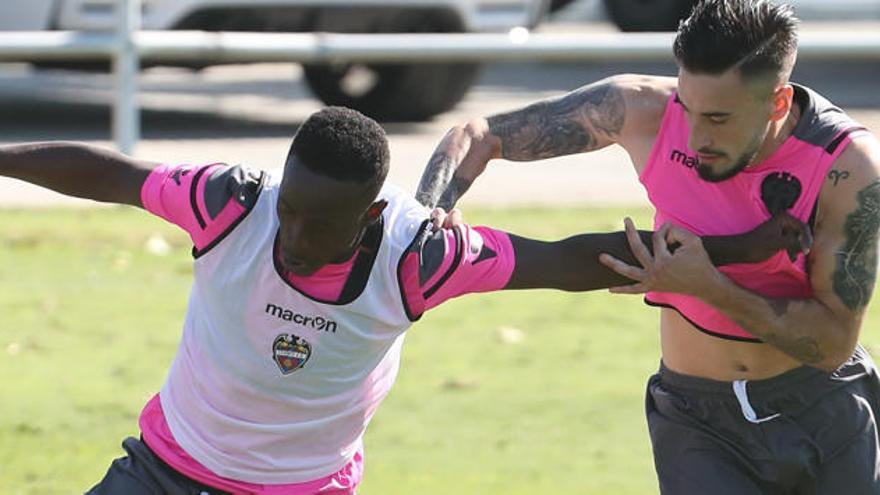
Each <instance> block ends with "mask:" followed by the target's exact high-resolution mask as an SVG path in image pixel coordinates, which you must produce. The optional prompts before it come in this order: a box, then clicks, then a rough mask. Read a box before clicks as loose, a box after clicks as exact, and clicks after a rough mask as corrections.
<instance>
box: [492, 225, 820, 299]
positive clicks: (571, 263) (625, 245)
mask: <svg viewBox="0 0 880 495" xmlns="http://www.w3.org/2000/svg"><path fill="white" fill-rule="evenodd" d="M628 225H629V226H631V222H630V223H628ZM628 236H632V241H629V240H628ZM652 236H653V232H645V231H639V232H637V231H636V230H635V228H634V227H632V228H628V229H627V232H614V233H607V234H582V235H577V236H573V237H569V238H568V239H563V240H561V241H557V242H541V241H536V240H531V239H525V238H522V237H518V236H513V235H511V242H512V244H513V248H514V252H515V253H516V267H515V269H514V272H513V275H512V276H511V279H510V281H509V282H508V284H507V287H506V288H507V289H529V288H542V287H544V288H554V289H561V290H570V291H585V290H594V289H602V288H609V287H615V286H619V285H622V284H630V283H632V281H633V280H637V279H636V278H635V277H632V276H631V274H628V273H622V272H616V271H614V270H612V269H611V268H609V267H606V266H605V265H603V264H601V263H600V262H599V256H600V254H602V253H610V254H612V255H614V256H615V257H617V258H619V259H621V260H625V261H627V262H628V263H631V264H634V263H638V257H637V256H636V255H638V254H641V253H640V252H637V253H636V254H635V255H634V254H633V251H631V248H630V245H631V244H632V245H635V246H639V245H641V246H642V247H643V248H644V249H645V250H646V251H647V252H648V253H649V254H650V253H651V249H650V248H648V247H646V246H645V244H647V245H648V246H651V245H652V243H651V238H652ZM697 239H698V240H699V238H697ZM702 243H703V244H704V245H705V246H706V250H707V251H708V258H709V262H710V263H711V264H714V265H716V266H721V265H727V264H731V263H755V262H759V261H763V260H766V259H768V258H770V257H771V256H773V255H774V254H776V253H777V252H779V251H780V250H785V251H787V252H788V254H789V257H791V258H795V257H797V256H798V255H799V254H801V253H802V252H808V251H809V249H810V246H811V244H812V236H811V234H810V230H809V227H808V226H806V225H805V224H803V222H801V221H799V220H798V219H796V218H794V217H792V216H791V215H789V214H787V213H781V214H779V215H776V216H775V217H773V218H771V219H770V220H768V221H767V222H765V223H763V224H761V225H759V226H758V227H756V228H755V229H754V230H751V231H749V232H745V233H742V234H738V235H730V236H706V237H703V238H702ZM679 248H680V245H675V244H672V245H669V246H665V247H664V249H668V250H670V251H673V252H674V251H676V250H677V249H679ZM655 249H656V247H655Z"/></svg>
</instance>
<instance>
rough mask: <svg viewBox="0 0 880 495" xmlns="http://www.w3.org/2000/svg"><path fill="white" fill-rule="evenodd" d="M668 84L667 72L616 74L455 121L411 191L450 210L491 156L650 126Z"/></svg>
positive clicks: (586, 146) (553, 150) (576, 143)
mask: <svg viewBox="0 0 880 495" xmlns="http://www.w3.org/2000/svg"><path fill="white" fill-rule="evenodd" d="M670 88H671V83H670V80H669V79H667V78H651V77H647V76H633V75H621V76H614V77H611V78H608V79H604V80H601V81H598V82H595V83H593V84H589V85H587V86H584V87H582V88H579V89H576V90H574V91H572V92H570V93H568V94H565V95H563V96H561V97H557V98H551V99H548V100H543V101H539V102H537V103H534V104H532V105H529V106H527V107H525V108H522V109H519V110H515V111H513V112H508V113H502V114H498V115H493V116H491V117H489V118H488V119H474V120H472V121H470V122H468V123H467V124H465V125H462V126H458V127H455V128H453V129H452V130H450V131H449V132H448V133H447V134H446V136H445V137H444V138H443V140H442V141H441V142H440V144H439V145H438V146H437V149H436V150H435V151H434V154H433V155H432V156H431V158H430V160H429V161H428V166H427V168H426V169H425V172H424V174H423V175H422V180H421V183H420V184H419V188H418V191H417V193H416V198H417V199H418V200H419V201H420V202H421V203H422V204H424V205H429V206H439V207H441V208H443V209H446V210H448V209H450V208H452V207H453V206H455V203H456V202H457V201H458V199H459V198H460V197H461V196H462V195H463V194H464V193H465V191H467V189H468V188H469V187H470V185H471V183H472V182H473V181H474V179H476V178H477V176H479V175H480V174H481V173H482V172H483V170H485V168H486V165H487V163H488V162H489V160H491V159H493V158H505V159H507V160H512V161H532V160H541V159H544V158H552V157H557V156H563V155H571V154H574V153H584V152H588V151H594V150H598V149H601V148H604V147H606V146H608V145H610V144H613V143H621V142H623V141H625V140H626V139H627V137H628V135H630V134H635V133H639V132H642V131H646V129H645V127H649V128H651V129H650V130H648V131H647V132H655V131H656V129H653V127H656V126H651V125H648V126H646V125H645V121H654V120H656V121H657V122H658V123H659V118H660V116H662V108H663V106H664V105H665V101H666V98H667V97H668V94H669V91H670V90H671V89H670ZM658 109H660V111H659V112H658ZM649 124H650V122H649ZM658 125H659V124H658Z"/></svg>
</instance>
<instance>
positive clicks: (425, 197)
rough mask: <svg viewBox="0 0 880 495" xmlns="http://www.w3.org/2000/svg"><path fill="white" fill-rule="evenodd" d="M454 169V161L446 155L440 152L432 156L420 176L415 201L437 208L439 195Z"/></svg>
mask: <svg viewBox="0 0 880 495" xmlns="http://www.w3.org/2000/svg"><path fill="white" fill-rule="evenodd" d="M455 167H456V165H455V160H453V159H452V157H451V156H449V155H448V154H446V153H444V152H442V151H441V152H437V153H435V154H434V155H432V156H431V160H430V161H429V162H428V166H427V168H425V172H424V174H422V180H421V181H420V182H419V188H418V190H417V191H416V200H417V201H418V202H419V203H421V204H422V205H424V206H428V207H434V206H437V203H438V202H439V201H440V197H441V195H442V194H443V193H444V190H446V186H447V184H448V183H449V181H450V180H451V179H452V175H453V174H454V173H455ZM465 189H467V188H465ZM457 199H458V198H456V200H457ZM453 204H454V202H453Z"/></svg>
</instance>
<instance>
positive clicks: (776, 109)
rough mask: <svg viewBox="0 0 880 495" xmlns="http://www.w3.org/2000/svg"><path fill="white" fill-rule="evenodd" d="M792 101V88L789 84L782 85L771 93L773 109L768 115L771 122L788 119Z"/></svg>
mask: <svg viewBox="0 0 880 495" xmlns="http://www.w3.org/2000/svg"><path fill="white" fill-rule="evenodd" d="M793 100H794V88H793V87H792V85H791V84H784V85H782V86H780V87H778V88H776V90H774V91H773V96H772V104H773V109H772V111H771V113H770V119H771V120H782V119H784V118H786V117H788V112H789V110H791V105H792V102H793Z"/></svg>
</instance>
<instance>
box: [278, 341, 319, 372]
mask: <svg viewBox="0 0 880 495" xmlns="http://www.w3.org/2000/svg"><path fill="white" fill-rule="evenodd" d="M311 355H312V346H311V344H309V343H308V341H306V339H304V338H302V337H297V336H296V335H293V334H290V335H288V334H286V333H282V334H281V335H279V336H277V337H275V342H273V343H272V359H273V360H274V361H275V364H277V365H278V369H280V370H281V373H282V374H285V375H289V374H291V373H293V372H294V371H296V370H298V369H300V368H302V367H303V366H304V365H305V364H306V361H308V360H309V357H310V356H311Z"/></svg>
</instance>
